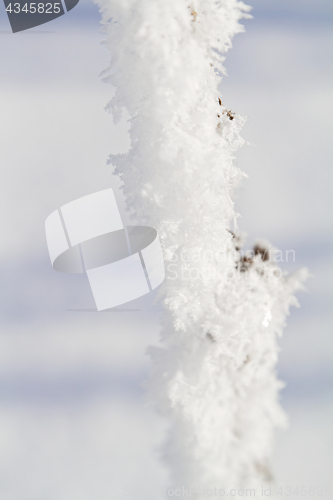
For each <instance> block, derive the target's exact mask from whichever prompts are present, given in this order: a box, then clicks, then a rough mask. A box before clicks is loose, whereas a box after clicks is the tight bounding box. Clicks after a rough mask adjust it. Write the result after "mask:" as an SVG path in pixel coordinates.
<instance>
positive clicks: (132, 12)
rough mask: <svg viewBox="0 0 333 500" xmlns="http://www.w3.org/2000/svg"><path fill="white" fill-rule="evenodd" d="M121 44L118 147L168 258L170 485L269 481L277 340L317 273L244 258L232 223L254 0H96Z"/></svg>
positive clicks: (160, 402)
mask: <svg viewBox="0 0 333 500" xmlns="http://www.w3.org/2000/svg"><path fill="white" fill-rule="evenodd" d="M98 4H99V6H100V9H101V12H102V17H103V30H104V33H105V34H106V40H105V44H106V46H107V47H108V49H109V50H110V53H111V66H110V70H109V71H107V72H105V75H104V77H105V79H106V80H107V81H109V82H110V83H111V84H112V85H114V86H115V88H116V93H115V96H114V98H113V99H112V100H111V102H110V103H109V104H108V109H110V110H111V111H112V113H113V116H114V118H115V119H119V117H120V116H121V113H122V110H123V108H126V109H127V111H128V112H129V114H130V115H131V129H130V136H131V149H130V151H129V152H128V153H127V154H124V155H115V156H110V158H109V161H110V163H112V165H114V166H115V171H116V173H117V174H118V175H119V176H120V177H121V179H122V180H123V183H124V191H125V194H126V197H127V202H128V206H129V207H130V208H132V209H135V212H136V213H137V215H138V217H139V219H141V221H140V222H141V223H146V224H148V225H151V226H152V227H155V229H156V230H157V231H158V233H159V235H160V239H161V243H162V246H163V252H164V259H165V263H166V271H167V274H166V282H165V284H164V285H163V287H164V288H163V291H164V294H165V297H164V304H165V315H164V327H163V332H162V338H161V343H162V345H161V347H160V348H150V355H151V357H152V361H153V374H152V376H151V379H150V382H149V384H148V391H149V397H150V398H151V399H152V400H153V401H154V402H155V403H156V405H157V407H158V409H159V411H160V412H161V413H162V414H163V415H164V416H166V417H167V418H168V420H169V422H170V428H169V433H168V439H167V442H166V444H165V446H164V448H163V457H164V460H165V461H166V462H167V463H168V466H169V470H170V473H171V477H170V484H171V485H184V484H185V485H186V484H187V485H193V486H194V485H198V486H199V487H200V488H214V487H215V486H221V487H224V488H242V487H246V488H249V487H255V486H257V487H261V486H262V485H263V484H265V483H266V482H267V483H268V482H269V481H270V480H271V473H270V470H269V460H270V455H271V450H272V439H273V431H274V429H275V428H276V427H278V426H283V425H284V424H285V421H286V418H285V415H284V412H283V411H282V409H281V407H280V405H279V402H278V391H279V389H280V387H281V385H282V384H281V382H279V381H278V380H277V377H276V373H275V365H276V362H277V353H278V348H277V340H276V339H277V336H279V335H281V333H282V329H283V327H284V324H285V318H286V315H287V314H288V311H289V307H290V306H291V305H296V304H297V302H296V299H295V298H294V295H293V294H294V292H295V290H297V289H298V288H301V282H302V281H303V278H305V274H306V273H305V271H300V272H299V273H297V274H295V275H292V276H287V275H284V274H283V273H281V272H280V270H279V269H278V268H277V267H276V265H275V264H274V262H273V261H272V259H267V258H266V254H265V252H264V251H261V250H262V249H261V250H260V251H258V252H256V254H255V255H254V256H253V258H244V257H242V256H241V254H240V251H239V250H240V248H239V245H240V243H239V236H238V235H237V234H233V233H232V232H231V231H230V230H229V229H230V226H231V224H232V223H234V224H235V221H236V218H237V214H236V213H235V210H234V204H233V201H232V191H233V189H234V187H235V186H236V185H237V182H238V181H239V180H240V179H241V178H242V177H243V176H244V174H243V173H242V172H241V171H240V170H239V169H238V168H237V167H236V166H235V164H234V154H235V151H236V150H237V149H238V148H239V147H240V146H242V145H243V144H244V141H243V139H242V138H241V136H240V129H241V127H242V125H243V119H242V118H241V117H240V116H239V115H238V114H236V113H233V112H232V111H231V110H229V109H228V108H226V107H225V105H224V104H225V103H224V100H223V95H221V94H220V93H219V91H218V85H219V83H220V81H221V75H222V74H224V72H225V71H224V68H223V60H224V54H225V53H226V51H227V50H228V49H229V48H230V47H231V40H232V37H233V36H234V35H235V34H237V33H239V32H241V31H243V28H242V26H241V24H240V23H239V21H240V19H241V18H242V17H248V16H249V14H248V12H249V10H250V9H249V7H247V6H246V5H244V4H243V3H242V2H239V1H237V0H218V1H216V0H198V1H195V2H188V1H185V0H169V1H168V2H164V1H160V0H157V1H153V0H98Z"/></svg>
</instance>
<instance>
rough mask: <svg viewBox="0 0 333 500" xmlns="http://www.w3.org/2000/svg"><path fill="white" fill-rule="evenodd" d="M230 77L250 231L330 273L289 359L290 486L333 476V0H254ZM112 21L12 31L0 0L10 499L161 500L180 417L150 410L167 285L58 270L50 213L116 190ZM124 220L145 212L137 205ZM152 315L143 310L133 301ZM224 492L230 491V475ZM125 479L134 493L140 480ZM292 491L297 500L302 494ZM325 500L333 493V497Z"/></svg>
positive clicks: (282, 363)
mask: <svg viewBox="0 0 333 500" xmlns="http://www.w3.org/2000/svg"><path fill="white" fill-rule="evenodd" d="M251 4H252V5H253V7H254V8H253V12H252V14H253V16H254V19H252V20H248V21H245V23H244V24H245V26H246V31H247V32H246V34H241V35H238V36H237V37H236V38H235V39H234V48H233V49H232V50H231V51H230V52H229V54H228V55H227V60H226V67H227V69H228V74H229V76H228V77H226V78H224V81H223V84H222V86H221V90H222V94H223V102H224V104H225V105H226V106H227V108H228V109H232V110H233V111H234V112H236V113H240V114H242V115H247V116H248V121H247V124H246V125H245V127H244V130H243V136H244V137H245V139H247V140H248V141H249V142H250V143H251V146H249V147H245V148H243V150H241V151H240V152H239V153H238V155H237V162H238V164H239V166H240V167H241V168H242V169H243V170H244V171H245V172H246V173H247V174H248V175H249V179H248V180H246V181H244V182H243V184H242V186H241V187H240V188H239V189H238V191H237V196H236V207H237V210H238V211H239V213H240V214H241V215H242V218H241V219H239V226H240V228H241V230H243V231H246V232H247V233H248V235H249V237H248V243H249V244H251V243H252V242H253V241H254V239H255V238H256V237H265V238H268V239H269V240H270V241H271V242H272V244H273V245H275V246H276V247H278V248H279V249H281V250H282V251H283V252H285V251H286V250H291V249H292V250H294V251H295V255H296V260H295V262H290V261H289V262H284V263H282V264H281V265H282V267H283V268H284V269H288V270H290V271H292V270H296V269H297V268H299V267H302V266H307V267H308V268H309V269H310V271H311V273H312V275H313V277H312V278H311V279H310V280H309V281H308V283H307V285H308V291H309V293H307V294H299V296H298V297H299V300H300V303H301V308H300V309H297V310H296V309H294V310H293V311H292V315H291V316H290V318H289V321H288V326H287V328H286V330H285V335H284V338H283V339H282V340H281V342H280V345H281V355H280V360H279V365H278V371H279V375H280V378H281V379H282V380H284V381H285V383H286V387H285V389H284V390H283V391H282V394H281V399H282V404H283V406H284V408H285V409H286V411H287V412H288V414H289V417H290V428H289V429H288V430H287V431H286V432H284V433H280V434H279V435H278V439H277V445H276V450H275V454H274V465H275V472H276V480H277V484H278V485H281V486H292V487H293V489H294V488H295V487H296V486H299V487H301V486H302V485H303V486H306V487H310V486H315V487H319V486H323V487H329V486H331V488H332V491H333V484H332V476H333V475H332V473H331V471H332V468H333V430H332V421H333V418H332V417H333V398H332V378H333V363H332V358H333V346H332V307H331V304H332V267H331V266H332V221H331V213H332V208H333V207H332V202H331V198H332V194H331V190H332V173H331V164H332V148H331V143H332V141H331V143H330V141H329V136H330V134H331V132H332V118H331V117H332V112H333V109H332V89H331V87H332V74H331V73H332V48H333V44H332V13H333V4H332V2H331V1H330V0H293V1H292V2H290V1H288V0H269V1H267V0H266V1H265V2H264V1H259V0H253V1H252V2H251ZM98 30H99V14H98V11H97V9H96V7H95V6H94V5H93V3H91V2H88V1H86V0H81V1H80V3H79V5H78V6H77V7H76V8H75V9H73V10H72V11H71V12H70V13H68V14H67V15H65V16H63V17H61V18H59V19H57V20H55V21H53V22H51V23H49V24H46V25H43V26H41V27H37V28H34V29H32V30H29V31H27V32H22V33H17V34H15V35H13V34H12V33H11V31H10V26H9V22H8V20H7V17H6V12H5V9H4V6H3V4H1V5H0V54H1V55H0V57H1V59H0V60H1V65H0V74H1V82H2V85H1V96H0V117H1V120H0V129H1V135H0V137H1V149H0V158H1V169H2V181H1V184H0V192H1V195H0V200H1V212H0V221H1V249H0V256H1V262H0V265H1V302H0V308H1V333H0V407H1V412H0V498H4V499H6V500H32V499H33V500H63V499H66V500H95V499H101V500H102V499H103V500H104V499H105V500H106V499H118V498H122V496H123V493H124V492H129V495H128V496H127V498H130V499H132V498H133V499H135V500H141V499H142V500H143V499H145V500H148V499H152V500H153V499H154V500H155V499H157V498H160V496H161V492H162V489H163V487H164V486H166V485H167V475H166V471H165V470H164V469H163V467H162V465H161V464H160V463H159V461H158V460H157V457H158V444H159V443H160V442H161V440H162V439H163V436H164V432H165V423H164V422H163V421H162V420H161V419H160V418H159V417H158V416H157V415H155V413H154V411H153V409H151V408H149V407H147V406H146V405H145V403H144V397H143V395H144V392H143V390H142V388H141V383H142V381H143V380H144V379H145V377H146V375H147V373H148V370H149V359H148V357H147V356H146V355H145V350H146V347H147V346H148V345H150V344H154V343H157V342H158V330H159V312H160V311H159V307H158V306H156V305H155V304H154V295H153V294H151V295H149V296H148V297H146V298H144V299H141V300H138V301H135V302H132V303H131V304H127V305H124V306H122V308H123V309H124V310H123V311H113V312H104V313H94V312H80V311H77V309H89V308H93V307H94V304H93V298H92V296H91V292H90V289H89V286H88V283H87V281H86V279H85V278H84V277H83V276H75V275H65V274H60V273H56V272H54V271H53V270H52V267H51V265H50V262H49V257H48V253H47V248H46V243H45V236H44V221H45V219H46V217H47V216H48V215H49V214H50V213H51V212H52V211H53V210H55V209H56V208H58V207H60V206H61V205H62V204H64V203H66V202H69V201H72V200H74V199H76V198H78V197H80V196H84V195H86V194H89V193H91V192H94V191H98V190H100V189H104V188H107V187H111V186H112V187H114V188H115V190H116V195H117V197H118V201H119V204H120V206H121V207H123V199H122V195H121V192H120V191H119V189H118V187H119V181H118V180H117V179H116V178H114V177H113V176H112V171H111V167H108V166H106V158H107V156H108V154H109V153H111V152H112V153H116V152H122V151H125V150H126V149H127V147H128V144H129V142H128V137H127V135H126V130H127V123H126V121H125V120H124V121H123V122H122V123H121V124H120V125H119V126H117V127H114V125H113V123H112V119H111V117H110V116H109V115H108V114H107V113H106V112H105V111H104V110H103V108H104V106H105V104H106V103H107V101H108V100H109V99H110V98H111V96H112V89H111V88H110V87H109V86H107V85H105V84H103V83H102V82H101V79H100V78H99V77H98V75H99V73H100V72H101V71H102V70H103V69H104V68H105V67H106V66H107V65H108V54H107V51H106V50H105V48H104V47H103V46H102V45H101V40H102V35H101V34H100V33H99V32H98ZM123 217H124V219H125V220H128V215H127V214H126V213H125V212H124V211H123ZM126 308H127V309H137V310H134V311H126V310H125V309H126ZM217 486H218V485H217ZM123 488H126V489H125V490H123ZM289 498H297V496H296V495H291V496H290V497H289ZM325 498H333V496H331V497H330V496H326V497H325Z"/></svg>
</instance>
